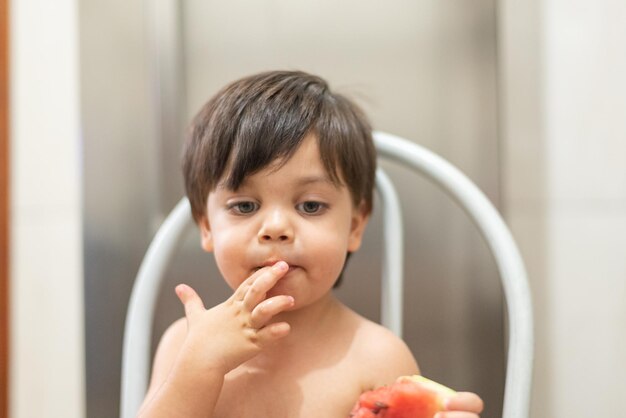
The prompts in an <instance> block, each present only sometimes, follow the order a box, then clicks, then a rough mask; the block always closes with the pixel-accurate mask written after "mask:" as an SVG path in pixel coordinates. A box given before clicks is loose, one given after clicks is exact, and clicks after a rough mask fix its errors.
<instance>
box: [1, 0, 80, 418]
mask: <svg viewBox="0 0 626 418" xmlns="http://www.w3.org/2000/svg"><path fill="white" fill-rule="evenodd" d="M76 12H77V4H76V2H75V1H73V0H59V1H54V2H48V1H35V0H28V1H15V2H12V3H11V16H10V18H11V37H10V38H11V71H10V73H11V84H10V87H11V99H10V100H11V163H12V164H11V166H12V167H11V169H12V171H11V191H12V194H11V267H12V270H11V282H10V288H11V313H10V316H11V330H10V333H11V334H10V344H11V346H10V359H11V360H10V416H11V417H13V418H28V417H68V418H80V417H83V416H84V406H83V405H84V400H83V398H84V394H83V392H84V389H83V386H84V385H83V379H84V378H83V374H84V368H83V358H84V353H83V351H84V348H83V346H84V344H83V308H82V297H83V294H82V289H83V286H82V256H81V254H82V252H81V245H82V242H81V207H80V206H81V198H80V178H81V176H80V159H79V158H80V118H79V106H78V90H77V88H78V72H77V68H78V67H77V46H78V43H77V42H78V36H77V30H76V28H77V21H76Z"/></svg>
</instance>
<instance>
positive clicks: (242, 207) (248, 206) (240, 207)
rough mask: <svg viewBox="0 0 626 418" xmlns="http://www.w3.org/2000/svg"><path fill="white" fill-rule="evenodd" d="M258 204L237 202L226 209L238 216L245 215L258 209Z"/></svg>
mask: <svg viewBox="0 0 626 418" xmlns="http://www.w3.org/2000/svg"><path fill="white" fill-rule="evenodd" d="M258 206H259V204H258V203H255V202H237V203H233V204H232V205H229V206H228V208H229V209H231V210H233V211H235V212H236V213H237V214H240V215H247V214H250V213H252V212H254V211H255V210H257V209H258Z"/></svg>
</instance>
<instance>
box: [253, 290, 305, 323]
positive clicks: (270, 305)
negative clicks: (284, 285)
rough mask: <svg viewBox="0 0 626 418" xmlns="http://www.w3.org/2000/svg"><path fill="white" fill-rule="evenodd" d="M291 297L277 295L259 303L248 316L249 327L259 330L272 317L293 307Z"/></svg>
mask: <svg viewBox="0 0 626 418" xmlns="http://www.w3.org/2000/svg"><path fill="white" fill-rule="evenodd" d="M293 304H294V299H293V297H292V296H286V295H279V296H274V297H273V298H270V299H267V300H264V301H262V302H261V303H259V304H258V305H257V306H256V307H255V308H254V309H253V310H252V314H251V315H250V325H251V326H252V328H261V327H263V326H264V325H265V324H267V323H268V322H269V320H270V319H272V318H273V317H274V315H276V314H278V313H280V312H282V311H284V310H286V309H289V308H291V307H292V306H293Z"/></svg>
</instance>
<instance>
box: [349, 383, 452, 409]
mask: <svg viewBox="0 0 626 418" xmlns="http://www.w3.org/2000/svg"><path fill="white" fill-rule="evenodd" d="M454 393H455V392H454V391H453V390H452V389H449V388H446V387H445V386H443V385H440V384H438V383H435V382H433V381H431V380H428V379H426V378H424V377H421V376H404V377H401V378H400V379H398V381H396V382H395V383H393V384H392V385H390V386H383V387H380V388H378V389H374V390H370V391H367V392H364V393H363V394H361V396H360V397H359V400H358V401H357V403H356V405H355V406H354V408H353V409H352V412H351V413H350V417H352V418H376V417H379V418H383V417H384V418H432V417H433V416H434V415H435V414H436V413H437V412H439V411H441V410H442V409H443V399H444V397H445V396H447V395H451V394H454Z"/></svg>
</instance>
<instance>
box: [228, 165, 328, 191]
mask: <svg viewBox="0 0 626 418" xmlns="http://www.w3.org/2000/svg"><path fill="white" fill-rule="evenodd" d="M276 176H280V182H281V183H283V184H288V185H289V186H293V187H305V186H328V187H333V188H337V187H339V186H340V185H339V184H337V183H335V182H334V181H332V179H331V178H330V176H329V175H328V173H326V171H321V172H318V171H315V172H309V173H304V172H303V173H301V174H296V175H286V174H285V175H284V176H283V175H282V174H281V173H280V170H271V171H266V170H261V171H260V172H258V173H255V174H250V175H248V176H246V177H245V178H244V179H243V181H242V183H241V185H240V186H239V187H238V189H244V188H246V187H255V186H259V185H265V184H273V183H276V180H277V178H276ZM217 189H220V190H232V189H231V188H230V187H228V183H227V181H226V180H222V181H220V182H219V183H218V185H217Z"/></svg>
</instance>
